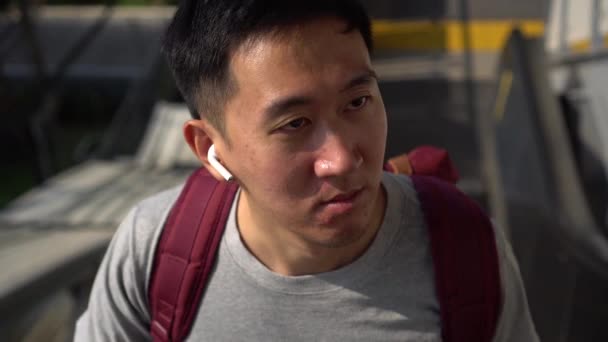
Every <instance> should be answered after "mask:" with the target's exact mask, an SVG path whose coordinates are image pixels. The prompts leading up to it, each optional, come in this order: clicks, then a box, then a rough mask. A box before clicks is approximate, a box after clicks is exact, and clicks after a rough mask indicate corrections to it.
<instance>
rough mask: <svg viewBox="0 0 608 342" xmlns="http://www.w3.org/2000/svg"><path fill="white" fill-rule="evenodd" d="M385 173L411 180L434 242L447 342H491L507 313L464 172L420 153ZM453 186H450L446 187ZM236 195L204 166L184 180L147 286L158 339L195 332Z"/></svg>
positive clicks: (487, 226) (438, 155)
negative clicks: (463, 186) (461, 183)
mask: <svg viewBox="0 0 608 342" xmlns="http://www.w3.org/2000/svg"><path fill="white" fill-rule="evenodd" d="M384 169H385V170H386V171H389V172H394V173H406V174H409V175H410V177H411V178H412V181H413V184H414V187H415V189H416V191H417V193H418V197H419V200H420V204H421V207H422V210H423V212H424V215H425V218H426V222H427V226H428V229H429V237H430V244H431V254H432V258H433V266H434V272H435V288H436V293H437V297H438V299H439V304H440V308H441V309H440V311H441V312H440V316H441V324H442V327H441V335H442V339H443V341H445V342H463V341H480V342H486V341H487V342H490V341H491V340H492V338H493V336H494V332H495V329H496V325H497V322H498V316H499V312H500V308H501V300H502V299H501V288H500V275H499V266H498V255H497V249H496V242H495V238H494V231H493V228H492V224H491V222H490V221H489V219H488V217H487V216H486V215H485V214H484V212H483V211H482V209H481V208H480V207H479V206H478V205H477V204H476V203H475V202H474V201H473V200H471V199H469V198H468V197H467V196H466V195H464V194H463V193H462V192H460V191H459V190H457V188H456V187H455V186H454V185H453V184H452V183H455V182H456V181H457V179H458V173H457V172H456V170H455V169H454V167H453V166H452V163H451V161H450V159H449V157H448V155H447V153H446V152H445V151H444V150H440V149H437V148H434V147H419V148H417V149H415V150H413V151H412V152H410V153H409V154H407V155H402V156H400V157H397V158H393V159H391V160H390V161H389V162H387V164H386V165H385V167H384ZM446 180H447V182H446ZM237 190H238V186H237V184H236V183H234V182H218V181H216V180H215V179H214V178H213V177H212V176H211V175H210V174H209V173H208V172H207V171H206V169H205V168H200V169H198V170H196V171H195V172H194V173H193V174H192V175H191V176H190V177H189V179H188V181H187V182H186V184H185V186H184V188H183V190H182V192H181V194H180V196H179V198H178V199H177V202H176V203H175V204H174V206H173V208H172V210H171V212H170V214H169V217H168V219H167V221H166V223H165V226H164V228H163V232H162V234H161V238H160V240H159V243H158V246H157V249H156V253H155V256H154V264H153V268H152V273H151V276H150V283H149V287H148V289H149V293H148V296H149V302H150V306H151V313H152V322H151V325H150V333H151V335H152V337H153V339H154V341H182V340H184V339H185V338H186V337H187V336H188V334H189V333H190V328H191V326H192V324H193V321H194V318H195V316H196V313H197V312H198V308H199V305H200V304H201V298H202V296H203V293H204V290H205V287H206V284H207V282H208V280H209V277H210V275H211V273H212V269H213V267H214V261H215V256H216V253H217V250H218V248H219V244H220V241H221V238H222V234H223V231H224V228H225V225H226V221H227V220H228V215H229V212H230V209H231V207H232V203H233V199H234V196H235V194H236V192H237Z"/></svg>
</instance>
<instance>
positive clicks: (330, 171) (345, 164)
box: [314, 132, 363, 178]
mask: <svg viewBox="0 0 608 342" xmlns="http://www.w3.org/2000/svg"><path fill="white" fill-rule="evenodd" d="M361 165H363V155H362V154H361V152H360V151H359V149H358V147H357V144H356V143H355V141H354V139H349V138H348V137H347V136H345V135H343V134H339V133H337V132H329V133H327V134H326V135H325V139H324V141H323V143H322V144H321V146H320V152H319V154H318V156H317V158H316V160H315V165H314V168H315V174H316V175H317V177H319V178H327V177H335V176H344V175H347V174H349V173H351V172H352V171H354V170H357V169H358V168H360V167H361Z"/></svg>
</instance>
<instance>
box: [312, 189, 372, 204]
mask: <svg viewBox="0 0 608 342" xmlns="http://www.w3.org/2000/svg"><path fill="white" fill-rule="evenodd" d="M362 190H363V189H357V190H353V191H349V192H345V193H341V194H338V195H336V196H334V197H332V198H330V199H329V200H327V201H324V202H322V204H324V205H326V204H334V203H348V202H352V201H354V199H355V198H356V197H357V196H358V195H359V194H360V193H361V191H362Z"/></svg>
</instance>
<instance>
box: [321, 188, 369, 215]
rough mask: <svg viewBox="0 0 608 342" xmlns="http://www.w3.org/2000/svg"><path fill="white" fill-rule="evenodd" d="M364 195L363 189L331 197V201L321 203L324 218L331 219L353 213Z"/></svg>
mask: <svg viewBox="0 0 608 342" xmlns="http://www.w3.org/2000/svg"><path fill="white" fill-rule="evenodd" d="M362 193H363V188H359V189H356V190H353V191H349V192H345V193H340V194H337V195H335V196H333V197H331V198H330V199H329V200H327V201H323V202H321V205H320V207H321V211H322V212H323V214H324V215H323V216H325V217H327V218H330V217H336V216H340V215H343V214H347V213H349V212H351V211H352V210H353V209H354V208H355V205H356V204H357V201H358V199H359V198H361V194H362Z"/></svg>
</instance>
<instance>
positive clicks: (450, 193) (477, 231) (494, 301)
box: [412, 175, 502, 342]
mask: <svg viewBox="0 0 608 342" xmlns="http://www.w3.org/2000/svg"><path fill="white" fill-rule="evenodd" d="M412 180H413V183H414V187H415V189H416V191H417V192H418V197H419V199H420V204H421V207H422V210H423V212H424V215H425V218H426V222H427V225H428V228H429V235H430V241H431V253H432V256H433V264H434V269H435V286H436V291H437V296H438V298H439V304H440V306H441V322H442V329H441V330H442V332H441V333H442V338H443V341H444V342H463V341H478V342H486V341H487V342H490V341H492V338H493V336H494V333H495V331H496V326H497V324H498V316H499V312H500V310H501V305H502V304H501V303H502V299H501V285H500V274H499V265H498V254H497V249H496V240H495V237H494V230H493V228H492V224H491V222H490V220H489V219H488V217H487V216H486V215H485V213H484V212H483V211H482V209H481V208H480V207H479V206H478V205H477V204H476V203H475V202H474V201H473V200H471V199H469V198H468V197H467V196H466V195H464V194H463V193H462V192H460V191H459V190H458V189H456V187H455V186H453V185H452V184H450V183H447V182H444V181H442V180H440V179H438V178H437V177H430V176H420V175H414V176H412Z"/></svg>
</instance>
